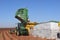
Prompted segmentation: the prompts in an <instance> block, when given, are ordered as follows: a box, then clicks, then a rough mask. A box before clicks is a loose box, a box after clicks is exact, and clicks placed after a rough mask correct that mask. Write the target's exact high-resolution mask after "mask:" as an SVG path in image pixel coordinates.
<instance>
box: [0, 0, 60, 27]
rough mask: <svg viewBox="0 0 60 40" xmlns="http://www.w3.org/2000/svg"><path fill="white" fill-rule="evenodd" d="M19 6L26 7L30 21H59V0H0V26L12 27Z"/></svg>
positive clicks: (14, 23)
mask: <svg viewBox="0 0 60 40" xmlns="http://www.w3.org/2000/svg"><path fill="white" fill-rule="evenodd" d="M19 8H27V9H28V15H29V19H30V21H32V22H45V21H50V20H56V21H60V0H0V27H14V26H15V25H16V23H18V22H19V21H18V20H17V19H15V18H14V17H15V14H16V11H17V10H18V9H19Z"/></svg>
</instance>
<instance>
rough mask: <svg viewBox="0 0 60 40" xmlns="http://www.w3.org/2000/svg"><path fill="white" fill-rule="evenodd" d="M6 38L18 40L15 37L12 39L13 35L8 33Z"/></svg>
mask: <svg viewBox="0 0 60 40" xmlns="http://www.w3.org/2000/svg"><path fill="white" fill-rule="evenodd" d="M6 34H7V36H8V37H10V38H11V39H12V40H18V39H17V38H16V37H14V36H13V35H11V34H9V33H8V32H6Z"/></svg>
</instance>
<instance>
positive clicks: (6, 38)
mask: <svg viewBox="0 0 60 40" xmlns="http://www.w3.org/2000/svg"><path fill="white" fill-rule="evenodd" d="M2 34H3V39H4V40H11V39H10V37H8V36H7V35H6V33H5V32H3V33H2Z"/></svg>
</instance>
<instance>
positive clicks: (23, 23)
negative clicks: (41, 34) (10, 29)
mask: <svg viewBox="0 0 60 40" xmlns="http://www.w3.org/2000/svg"><path fill="white" fill-rule="evenodd" d="M15 18H16V19H18V20H19V21H20V23H18V27H16V35H18V36H19V35H29V31H30V29H31V28H32V27H33V26H34V25H36V24H38V23H36V22H30V21H29V20H28V10H27V9H26V8H21V9H18V10H17V12H16V15H15Z"/></svg>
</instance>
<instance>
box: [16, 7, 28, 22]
mask: <svg viewBox="0 0 60 40" xmlns="http://www.w3.org/2000/svg"><path fill="white" fill-rule="evenodd" d="M15 18H17V19H18V20H20V21H22V22H27V20H28V10H27V9H26V8H21V9H18V11H17V12H16V15H15Z"/></svg>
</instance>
